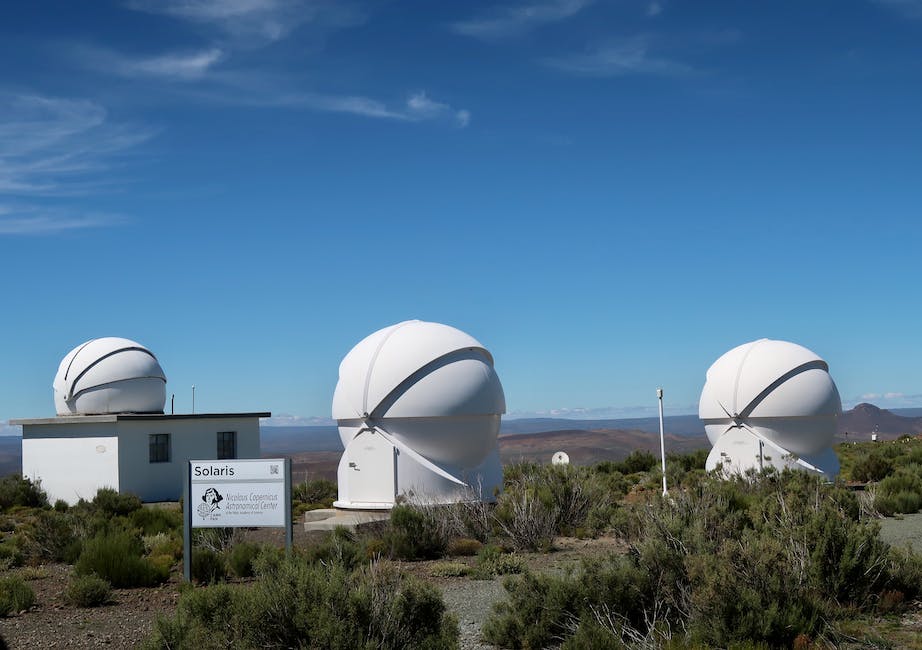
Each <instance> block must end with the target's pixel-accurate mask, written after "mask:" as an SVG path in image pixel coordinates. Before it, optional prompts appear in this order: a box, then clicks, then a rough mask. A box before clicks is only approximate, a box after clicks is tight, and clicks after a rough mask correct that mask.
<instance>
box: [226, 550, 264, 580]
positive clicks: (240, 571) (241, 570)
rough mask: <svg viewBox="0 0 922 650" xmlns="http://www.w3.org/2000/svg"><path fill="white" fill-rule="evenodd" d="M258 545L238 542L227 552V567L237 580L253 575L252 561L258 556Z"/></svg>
mask: <svg viewBox="0 0 922 650" xmlns="http://www.w3.org/2000/svg"><path fill="white" fill-rule="evenodd" d="M259 550H260V549H259V545H258V544H254V543H252V542H240V543H239V544H236V545H234V546H232V547H231V548H230V550H229V551H228V552H227V566H228V567H229V568H230V570H231V572H232V573H233V574H234V575H235V576H237V577H238V578H249V577H250V576H252V575H253V560H255V559H256V556H257V555H259Z"/></svg>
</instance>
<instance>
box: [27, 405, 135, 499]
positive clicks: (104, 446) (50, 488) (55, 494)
mask: <svg viewBox="0 0 922 650" xmlns="http://www.w3.org/2000/svg"><path fill="white" fill-rule="evenodd" d="M114 425H115V423H114V422H113V423H100V424H95V425H89V426H87V425H79V426H78V427H77V428H80V429H84V431H83V432H75V431H74V430H73V429H74V427H66V428H67V429H68V430H67V431H55V433H56V434H59V435H56V436H55V437H25V436H23V439H22V473H23V476H26V477H28V478H30V479H33V480H36V479H38V480H41V483H42V488H43V489H44V490H45V492H46V493H47V494H48V500H49V501H51V503H54V502H55V501H56V500H58V499H63V500H64V501H66V502H67V503H69V504H74V503H77V501H79V500H80V498H81V497H82V498H84V499H92V498H93V497H94V496H96V491H97V490H98V489H99V488H101V487H111V488H114V489H116V490H117V489H118V488H119V480H118V479H119V472H118V454H119V448H118V447H119V445H118V437H116V435H115V426H114ZM41 428H42V429H48V428H57V427H41ZM86 429H93V430H95V432H96V433H97V435H89V432H88V431H85V430H86ZM107 430H108V431H107ZM106 433H109V435H106Z"/></svg>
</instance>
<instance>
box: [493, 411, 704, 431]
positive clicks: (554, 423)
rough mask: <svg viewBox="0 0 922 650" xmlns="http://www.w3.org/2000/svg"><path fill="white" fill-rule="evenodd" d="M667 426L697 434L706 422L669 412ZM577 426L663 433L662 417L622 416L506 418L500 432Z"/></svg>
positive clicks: (592, 428) (589, 428)
mask: <svg viewBox="0 0 922 650" xmlns="http://www.w3.org/2000/svg"><path fill="white" fill-rule="evenodd" d="M663 420H664V428H665V429H666V432H667V433H674V434H676V435H679V436H696V435H703V434H704V425H703V424H701V420H699V419H698V416H697V415H667V416H666V417H665V418H663ZM561 429H576V430H584V431H600V430H603V429H621V430H626V431H646V432H648V433H656V434H659V418H658V417H652V418H620V419H613V420H570V419H563V418H522V419H518V420H503V424H502V426H501V427H500V435H505V434H517V433H541V432H545V431H555V430H557V431H559V430H561Z"/></svg>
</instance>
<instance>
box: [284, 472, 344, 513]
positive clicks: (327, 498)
mask: <svg viewBox="0 0 922 650" xmlns="http://www.w3.org/2000/svg"><path fill="white" fill-rule="evenodd" d="M338 489H339V488H338V487H337V486H336V482H335V481H330V480H328V479H325V478H319V479H312V480H310V481H304V482H303V483H298V484H297V485H295V486H293V487H292V488H291V500H292V501H293V502H295V503H302V504H305V505H307V506H309V509H311V510H313V509H316V508H332V507H333V502H334V501H336V498H337V496H338Z"/></svg>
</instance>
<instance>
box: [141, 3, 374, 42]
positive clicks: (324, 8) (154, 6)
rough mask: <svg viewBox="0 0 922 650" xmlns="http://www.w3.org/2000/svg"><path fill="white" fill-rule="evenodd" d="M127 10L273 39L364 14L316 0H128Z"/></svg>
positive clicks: (354, 21)
mask: <svg viewBox="0 0 922 650" xmlns="http://www.w3.org/2000/svg"><path fill="white" fill-rule="evenodd" d="M126 6H127V7H128V8H129V9H134V10H136V11H144V12H147V13H152V14H160V15H165V16H171V17H173V18H177V19H180V20H185V21H189V22H193V23H198V24H201V25H206V26H210V27H213V28H215V29H218V30H220V31H222V32H223V33H225V34H227V35H230V36H232V37H234V38H237V39H240V40H246V41H250V42H254V41H255V42H262V43H265V42H269V43H271V42H275V41H278V40H281V39H283V38H285V37H287V36H288V35H289V34H290V33H291V32H293V31H294V30H295V29H297V28H298V27H300V26H302V25H305V24H309V23H310V24H314V25H318V26H322V27H343V26H348V25H354V24H358V23H361V22H362V21H363V20H364V15H363V14H362V13H361V12H359V11H358V10H357V9H356V8H355V6H354V5H351V4H349V3H345V2H333V1H332V0H330V1H326V2H325V1H322V0H321V1H318V0H129V1H128V2H127V3H126Z"/></svg>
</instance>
